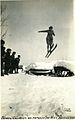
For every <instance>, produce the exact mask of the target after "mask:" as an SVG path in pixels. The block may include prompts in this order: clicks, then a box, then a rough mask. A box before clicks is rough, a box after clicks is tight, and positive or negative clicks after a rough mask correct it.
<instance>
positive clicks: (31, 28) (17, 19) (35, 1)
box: [2, 0, 73, 64]
mask: <svg viewBox="0 0 75 120" xmlns="http://www.w3.org/2000/svg"><path fill="white" fill-rule="evenodd" d="M5 3H6V5H7V8H8V9H7V10H8V11H7V13H8V16H9V19H8V34H7V36H6V39H5V41H6V47H10V48H11V49H12V51H16V52H17V54H20V55H21V64H29V63H31V62H36V61H37V62H50V60H73V55H72V54H71V52H72V53H73V50H72V49H71V48H72V47H73V37H72V36H73V1H72V0H24V1H7V2H3V3H2V4H5ZM49 26H53V28H54V32H55V37H54V43H57V44H58V47H57V48H56V50H55V51H54V52H53V53H52V55H51V56H50V58H48V59H47V58H45V54H46V51H47V50H46V35H47V34H46V33H38V31H39V30H46V29H48V28H49Z"/></svg>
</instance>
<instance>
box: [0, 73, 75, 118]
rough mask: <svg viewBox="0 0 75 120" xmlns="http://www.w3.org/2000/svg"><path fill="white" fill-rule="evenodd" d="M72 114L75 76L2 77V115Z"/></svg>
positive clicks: (20, 75) (74, 100) (73, 109)
mask: <svg viewBox="0 0 75 120" xmlns="http://www.w3.org/2000/svg"><path fill="white" fill-rule="evenodd" d="M60 115H62V116H63V117H64V116H66V117H67V116H75V76H73V77H64V78H62V77H49V76H35V75H25V73H19V74H13V75H11V74H10V75H9V76H6V75H5V76H4V77H1V116H6V117H7V116H11V117H12V116H15V117H18V116H24V117H25V116H26V117H28V116H33V117H34V116H41V117H42V116H48V117H53V116H55V117H57V116H58V117H59V116H60Z"/></svg>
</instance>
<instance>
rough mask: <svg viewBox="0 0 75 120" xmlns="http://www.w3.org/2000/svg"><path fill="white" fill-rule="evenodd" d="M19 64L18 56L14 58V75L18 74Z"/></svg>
mask: <svg viewBox="0 0 75 120" xmlns="http://www.w3.org/2000/svg"><path fill="white" fill-rule="evenodd" d="M19 63H20V55H18V57H17V58H15V73H18V68H19Z"/></svg>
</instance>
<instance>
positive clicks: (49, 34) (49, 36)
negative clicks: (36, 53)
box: [38, 26, 55, 52]
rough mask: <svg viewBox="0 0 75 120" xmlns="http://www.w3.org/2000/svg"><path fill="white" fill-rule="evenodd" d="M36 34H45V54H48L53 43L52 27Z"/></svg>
mask: <svg viewBox="0 0 75 120" xmlns="http://www.w3.org/2000/svg"><path fill="white" fill-rule="evenodd" d="M38 32H47V37H46V43H47V52H50V51H51V49H52V47H53V46H54V43H53V36H55V34H54V31H53V27H52V26H50V27H49V30H43V31H38Z"/></svg>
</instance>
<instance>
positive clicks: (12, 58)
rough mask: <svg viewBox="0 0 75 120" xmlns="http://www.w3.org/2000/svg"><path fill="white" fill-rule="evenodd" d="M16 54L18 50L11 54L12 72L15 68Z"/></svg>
mask: <svg viewBox="0 0 75 120" xmlns="http://www.w3.org/2000/svg"><path fill="white" fill-rule="evenodd" d="M15 54H16V52H13V53H12V55H11V61H10V73H13V71H14V70H15Z"/></svg>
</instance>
